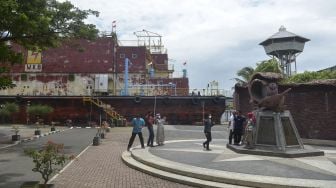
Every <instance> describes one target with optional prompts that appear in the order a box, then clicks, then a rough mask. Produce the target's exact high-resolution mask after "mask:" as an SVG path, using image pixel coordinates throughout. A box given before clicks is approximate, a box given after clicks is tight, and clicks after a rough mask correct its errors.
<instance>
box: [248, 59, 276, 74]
mask: <svg viewBox="0 0 336 188" xmlns="http://www.w3.org/2000/svg"><path fill="white" fill-rule="evenodd" d="M254 71H255V72H275V73H281V69H280V67H279V63H278V61H277V60H276V59H274V58H273V59H269V60H266V61H262V62H261V63H257V67H256V68H255V70H254Z"/></svg>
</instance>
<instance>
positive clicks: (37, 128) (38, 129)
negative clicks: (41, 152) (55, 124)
mask: <svg viewBox="0 0 336 188" xmlns="http://www.w3.org/2000/svg"><path fill="white" fill-rule="evenodd" d="M34 135H36V136H38V135H41V130H40V123H39V122H38V121H37V122H36V123H35V132H34Z"/></svg>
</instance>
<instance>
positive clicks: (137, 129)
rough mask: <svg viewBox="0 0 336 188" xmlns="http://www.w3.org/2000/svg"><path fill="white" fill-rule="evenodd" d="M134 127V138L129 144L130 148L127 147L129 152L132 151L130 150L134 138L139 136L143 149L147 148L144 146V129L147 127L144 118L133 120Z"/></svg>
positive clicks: (139, 117) (138, 117)
mask: <svg viewBox="0 0 336 188" xmlns="http://www.w3.org/2000/svg"><path fill="white" fill-rule="evenodd" d="M131 123H132V126H133V130H132V136H131V138H130V140H129V142H128V146H127V151H129V150H130V148H131V147H132V144H133V142H134V138H135V136H136V135H138V136H139V139H140V143H141V148H145V145H144V140H143V137H142V132H141V131H142V128H143V127H144V126H145V120H144V119H143V118H141V116H140V115H138V116H137V117H136V118H133V119H132V122H131Z"/></svg>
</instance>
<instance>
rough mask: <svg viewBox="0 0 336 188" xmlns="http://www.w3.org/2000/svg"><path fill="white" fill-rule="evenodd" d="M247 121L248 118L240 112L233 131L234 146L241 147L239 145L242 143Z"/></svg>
mask: <svg viewBox="0 0 336 188" xmlns="http://www.w3.org/2000/svg"><path fill="white" fill-rule="evenodd" d="M245 121H246V118H245V117H244V116H242V113H241V111H240V110H238V111H237V115H236V117H235V118H234V129H233V134H234V145H239V143H240V141H241V137H242V134H243V130H244V123H245Z"/></svg>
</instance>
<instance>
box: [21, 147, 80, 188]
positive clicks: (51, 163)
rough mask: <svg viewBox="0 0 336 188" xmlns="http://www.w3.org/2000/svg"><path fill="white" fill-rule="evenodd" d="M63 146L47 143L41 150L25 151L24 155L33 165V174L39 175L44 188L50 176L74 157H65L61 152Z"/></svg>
mask: <svg viewBox="0 0 336 188" xmlns="http://www.w3.org/2000/svg"><path fill="white" fill-rule="evenodd" d="M63 149H64V145H63V144H57V143H54V142H51V141H48V142H47V144H46V146H45V147H44V148H43V149H41V150H37V149H25V150H24V153H25V154H26V155H28V156H29V157H31V158H32V159H33V162H34V164H35V166H34V168H33V169H32V171H33V172H38V173H40V174H41V176H42V178H43V180H44V182H43V184H44V186H43V187H45V188H47V182H48V180H49V179H50V177H51V175H53V174H55V173H56V172H58V171H59V170H60V169H61V167H62V166H64V164H65V162H66V161H67V160H71V159H74V156H67V155H65V154H64V152H63Z"/></svg>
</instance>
